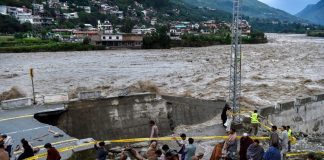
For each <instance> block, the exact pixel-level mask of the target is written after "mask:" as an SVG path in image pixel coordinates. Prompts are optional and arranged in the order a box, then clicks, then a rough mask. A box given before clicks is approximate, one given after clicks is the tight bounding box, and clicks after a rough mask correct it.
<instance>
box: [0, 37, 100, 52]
mask: <svg viewBox="0 0 324 160" xmlns="http://www.w3.org/2000/svg"><path fill="white" fill-rule="evenodd" d="M100 49H104V47H101V46H93V45H90V44H88V43H65V42H56V41H52V40H42V39H38V38H14V37H1V38H0V53H10V52H15V53H19V52H55V51H85V50H100Z"/></svg>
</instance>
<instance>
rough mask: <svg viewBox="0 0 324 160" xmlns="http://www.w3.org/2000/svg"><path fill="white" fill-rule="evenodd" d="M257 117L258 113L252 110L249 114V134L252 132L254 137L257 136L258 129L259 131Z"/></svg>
mask: <svg viewBox="0 0 324 160" xmlns="http://www.w3.org/2000/svg"><path fill="white" fill-rule="evenodd" d="M259 124H260V122H259V116H258V111H257V110H254V112H253V113H252V114H251V127H252V128H251V132H250V133H252V132H253V130H254V135H255V136H256V135H257V134H258V129H259Z"/></svg>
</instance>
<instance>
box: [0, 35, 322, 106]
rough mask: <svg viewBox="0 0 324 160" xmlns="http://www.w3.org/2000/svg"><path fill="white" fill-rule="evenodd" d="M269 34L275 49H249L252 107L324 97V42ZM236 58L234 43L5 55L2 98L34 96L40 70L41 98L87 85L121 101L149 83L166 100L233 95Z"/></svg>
mask: <svg viewBox="0 0 324 160" xmlns="http://www.w3.org/2000/svg"><path fill="white" fill-rule="evenodd" d="M267 36H268V39H269V43H267V44H257V45H243V46H242V52H243V62H242V65H243V66H242V69H243V72H242V73H243V74H242V76H243V77H242V79H243V90H242V95H243V99H242V101H243V104H244V105H247V106H266V105H270V104H274V103H276V102H279V101H285V100H292V99H294V98H295V97H297V96H303V95H312V94H315V93H318V92H321V91H323V89H324V39H323V38H311V37H306V36H305V35H294V34H267ZM229 55H230V46H229V45H217V46H210V47H201V48H173V49H168V50H105V51H85V52H52V53H49V52H42V53H8V54H0V93H1V92H4V91H6V90H9V89H10V88H11V87H13V86H16V87H17V88H19V89H20V90H22V91H23V92H24V93H26V94H27V95H31V82H30V77H29V73H28V70H29V68H34V71H35V87H36V88H35V90H36V92H38V93H40V94H56V93H63V92H69V91H73V90H75V89H76V88H78V87H85V88H87V89H104V90H105V94H106V95H107V96H114V95H118V94H119V93H120V92H122V90H123V89H125V88H132V87H135V88H136V87H137V88H138V87H141V84H142V85H143V84H144V85H150V86H151V87H154V88H156V90H158V91H159V92H160V93H163V94H173V95H185V96H192V97H197V98H204V99H212V98H215V97H219V96H220V97H227V95H228V89H227V87H228V76H229ZM139 82H140V83H139ZM130 86H131V87H130Z"/></svg>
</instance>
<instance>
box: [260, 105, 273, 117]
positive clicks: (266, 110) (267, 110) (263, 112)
mask: <svg viewBox="0 0 324 160" xmlns="http://www.w3.org/2000/svg"><path fill="white" fill-rule="evenodd" d="M275 112H276V108H275V106H269V107H265V108H261V109H260V115H261V116H268V115H271V114H274V113H275Z"/></svg>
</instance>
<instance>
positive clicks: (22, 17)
mask: <svg viewBox="0 0 324 160" xmlns="http://www.w3.org/2000/svg"><path fill="white" fill-rule="evenodd" d="M15 17H16V19H17V20H18V21H19V22H20V23H31V24H33V23H34V21H33V20H34V17H33V15H32V14H31V13H25V12H21V13H17V14H16V16H15Z"/></svg>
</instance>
